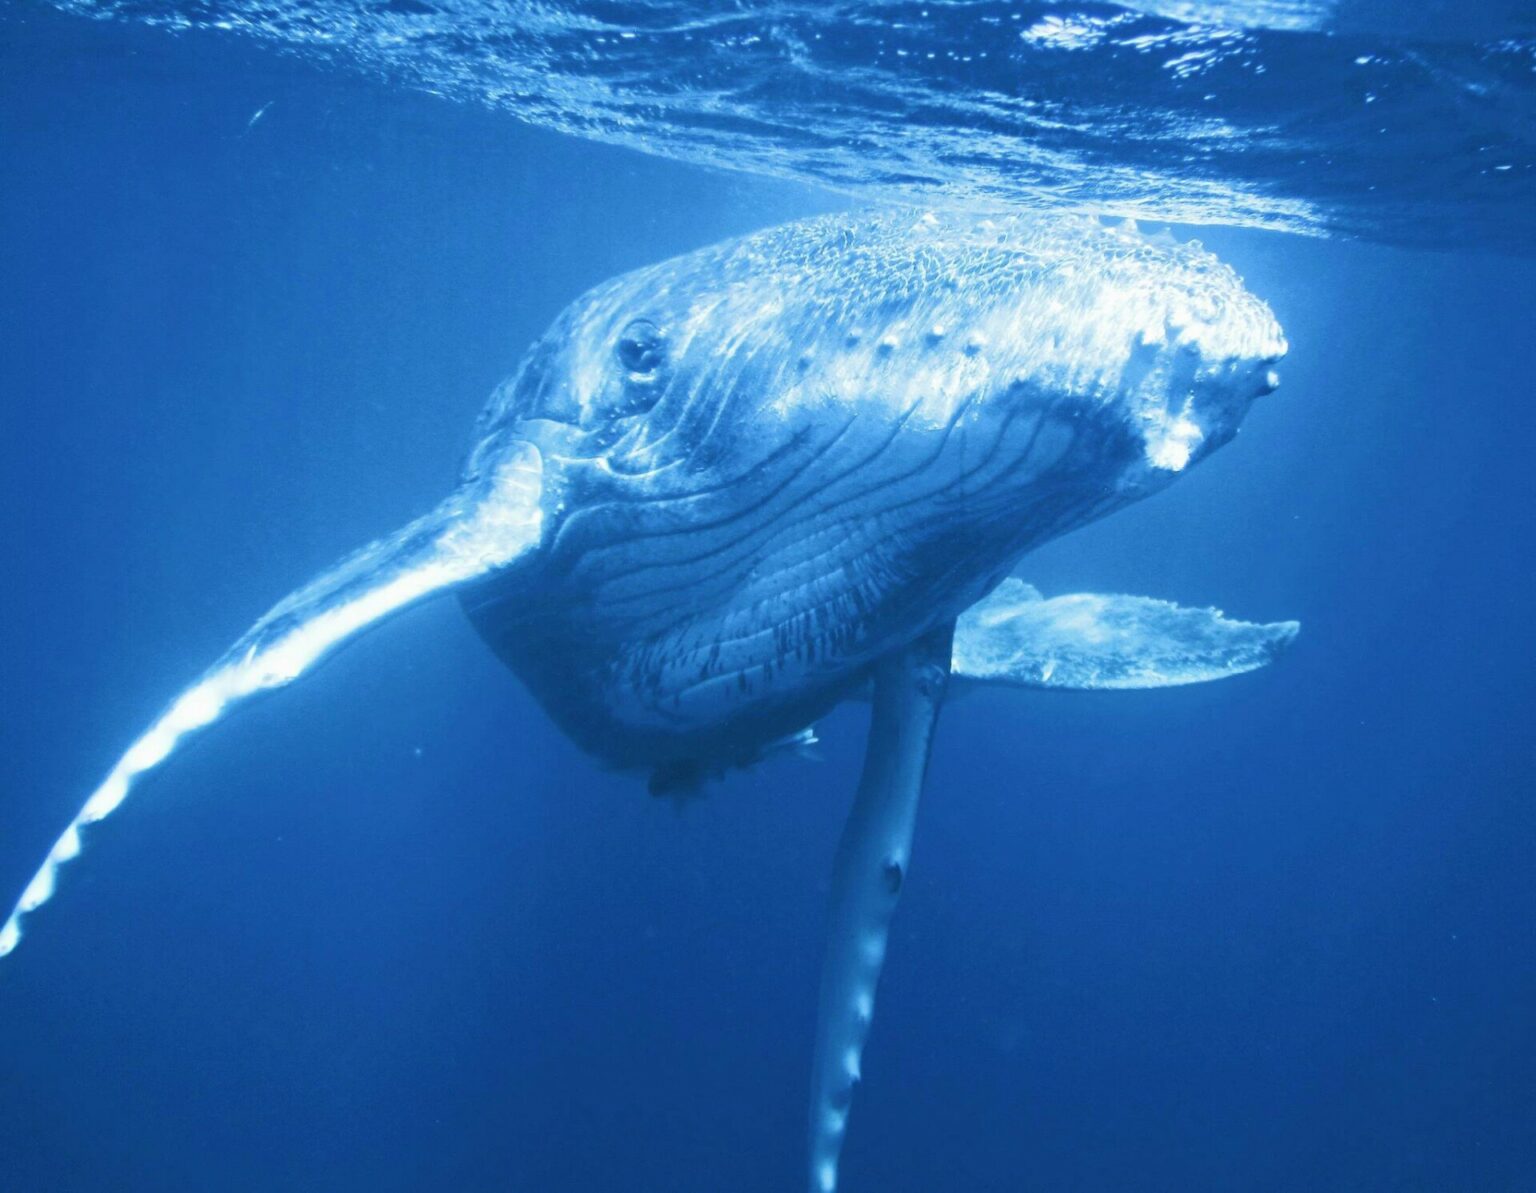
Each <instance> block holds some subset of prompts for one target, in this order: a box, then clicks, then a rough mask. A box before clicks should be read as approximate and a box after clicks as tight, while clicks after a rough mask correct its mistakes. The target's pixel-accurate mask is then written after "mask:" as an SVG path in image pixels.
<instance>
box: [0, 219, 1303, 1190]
mask: <svg viewBox="0 0 1536 1193" xmlns="http://www.w3.org/2000/svg"><path fill="white" fill-rule="evenodd" d="M1284 352H1285V342H1284V339H1283V337H1282V336H1281V333H1280V329H1279V327H1278V325H1277V324H1276V322H1275V319H1274V317H1273V315H1272V314H1271V313H1270V311H1269V309H1268V307H1267V306H1265V305H1264V304H1263V303H1262V302H1261V301H1259V300H1258V299H1257V298H1255V297H1253V296H1252V295H1251V294H1249V293H1248V292H1247V291H1246V290H1245V289H1244V287H1243V285H1242V283H1241V282H1240V280H1239V279H1238V277H1237V276H1236V274H1235V273H1233V272H1232V270H1230V269H1229V268H1227V267H1226V266H1224V265H1222V264H1221V263H1219V262H1218V261H1217V260H1216V259H1215V258H1214V257H1212V256H1211V255H1210V254H1209V253H1208V252H1206V251H1205V250H1204V249H1203V248H1201V247H1200V246H1199V245H1198V244H1195V243H1185V244H1177V243H1175V242H1174V241H1173V240H1172V239H1171V238H1169V237H1167V236H1166V235H1165V236H1162V237H1157V238H1150V237H1146V236H1143V235H1142V234H1141V233H1140V232H1139V231H1138V230H1137V229H1136V228H1134V227H1132V226H1130V225H1119V226H1107V225H1105V224H1103V223H1101V222H1100V221H1098V220H1096V219H1093V218H1091V217H1086V216H1085V217H1053V218H1049V219H1043V218H1040V217H1037V216H1028V217H1026V216H1022V215H1013V216H1006V217H999V218H996V219H978V218H975V217H974V216H965V217H960V216H941V215H931V214H930V215H916V214H913V213H910V212H900V211H885V212H876V213H872V214H862V215H838V216H828V217H820V218H816V219H811V220H805V221H800V222H797V223H792V224H788V225H785V226H782V227H778V228H772V229H769V230H766V231H763V232H759V233H756V234H753V235H750V236H746V237H742V238H739V239H737V240H732V241H727V242H725V243H723V244H718V245H714V246H712V247H709V248H704V249H700V250H698V251H697V252H693V253H690V254H687V255H685V256H682V257H678V258H676V259H674V260H670V261H665V262H662V263H661V264H658V265H654V266H651V267H648V268H645V269H640V270H637V271H635V272H633V273H630V274H626V275H624V276H622V277H619V278H616V279H614V280H613V281H610V282H607V283H605V284H603V285H600V286H598V287H596V288H595V289H593V290H591V291H590V292H588V293H587V294H585V295H583V296H582V297H581V298H579V299H577V300H576V301H575V302H574V303H572V304H571V305H570V306H569V307H568V308H567V309H566V310H565V311H564V312H563V313H561V314H560V315H559V316H558V318H557V319H556V320H555V322H554V323H553V325H552V326H551V327H550V329H549V331H548V332H546V334H545V335H544V336H543V337H542V338H541V339H539V340H538V341H537V342H536V343H535V344H534V345H533V346H532V347H531V348H530V349H529V350H528V352H527V353H526V355H525V356H524V358H523V361H522V364H521V365H520V366H519V368H518V369H517V371H516V372H515V373H514V374H513V376H512V377H511V378H510V379H509V380H508V381H507V382H506V383H505V384H504V385H503V386H502V387H501V388H500V389H499V390H498V391H497V392H496V394H495V395H494V396H493V397H492V400H491V402H490V403H489V405H488V406H487V408H486V410H485V412H484V413H483V414H482V416H481V418H480V421H479V424H478V427H477V431H476V442H475V446H474V448H473V450H472V452H471V454H470V457H469V460H468V463H467V465H466V467H465V470H464V476H463V480H462V482H461V483H460V485H459V487H458V488H457V489H456V490H455V491H454V492H453V493H452V494H451V495H450V496H449V497H448V498H447V499H446V500H445V501H444V502H443V503H442V504H441V505H440V506H438V508H437V509H436V510H434V511H432V512H431V513H429V514H427V515H426V516H424V517H422V518H420V519H418V520H417V521H415V522H413V523H411V524H410V525H409V526H407V527H405V528H404V529H402V530H400V531H399V532H397V533H396V534H394V535H391V536H389V537H387V538H384V539H381V540H380V541H378V542H376V543H374V544H372V545H371V546H369V547H366V548H364V549H363V550H361V551H359V552H357V553H355V554H353V555H351V556H349V557H347V558H345V559H344V560H342V562H341V563H339V564H337V565H336V566H335V567H334V568H332V569H331V570H330V571H328V572H326V573H324V574H322V575H321V576H319V577H318V578H316V579H315V580H313V581H311V582H310V583H308V584H307V585H305V586H303V587H302V588H300V589H298V590H297V591H296V592H295V593H293V594H292V595H291V596H289V597H287V598H286V599H284V600H283V601H282V602H280V603H279V604H278V605H276V606H275V607H274V608H273V609H272V610H271V611H270V612H269V613H268V614H266V616H264V617H263V618H261V619H260V620H259V621H258V622H257V623H256V624H255V626H253V627H252V628H251V630H249V631H248V632H247V633H246V634H245V635H244V636H243V637H241V638H240V639H239V640H238V641H237V642H236V643H235V645H234V646H233V647H231V648H230V650H229V651H228V652H227V653H226V654H225V655H224V656H223V657H222V658H221V659H220V660H219V661H218V662H217V663H215V664H214V666H213V667H212V668H211V669H210V670H209V671H208V672H206V673H205V674H204V675H203V677H202V678H201V679H199V680H198V681H197V682H195V683H194V684H193V685H192V686H191V687H189V688H188V689H186V691H184V692H183V693H182V694H181V695H179V696H178V697H176V699H175V700H173V701H172V702H171V703H170V705H169V706H168V707H167V708H166V709H165V711H164V712H163V713H162V714H161V715H160V717H159V718H158V719H157V720H156V721H155V722H154V723H153V724H152V725H151V726H150V727H149V729H147V730H146V731H145V732H144V733H143V734H142V735H141V736H140V737H139V738H138V739H137V740H136V741H135V742H133V744H132V745H131V746H130V747H129V748H128V749H127V751H126V752H125V753H124V754H123V755H122V757H121V758H120V759H119V760H118V762H117V763H116V764H115V765H114V766H113V767H112V768H111V770H110V771H109V772H108V774H107V776H106V778H105V779H104V780H103V781H102V783H101V785H100V786H99V787H98V788H97V789H96V790H95V791H94V792H93V793H91V795H90V796H89V798H88V799H87V800H86V802H85V803H84V805H83V807H82V808H81V811H80V812H79V814H78V815H77V816H76V818H75V820H74V821H73V822H72V823H71V824H70V825H69V826H68V827H67V828H66V829H65V831H64V833H63V834H62V835H61V837H60V838H59V839H58V841H57V842H56V843H55V844H54V846H53V848H52V849H51V850H50V851H49V853H48V855H47V858H46V859H45V861H44V864H43V866H42V867H41V868H40V870H39V871H38V873H37V875H36V877H35V878H34V879H33V880H32V881H31V883H30V884H29V885H28V886H27V887H26V889H25V891H24V892H23V894H22V896H21V898H20V900H19V901H18V903H17V905H16V908H15V911H14V912H13V913H12V915H11V917H10V918H9V920H8V921H7V922H6V923H5V925H4V927H3V928H0V954H4V953H9V952H10V951H11V950H13V949H14V948H15V947H16V945H17V944H18V942H19V941H20V939H21V930H22V921H23V919H24V918H25V917H26V916H27V915H29V914H30V913H31V912H32V911H34V910H35V909H36V908H37V907H39V906H40V905H41V904H43V903H44V902H46V901H47V900H48V898H49V897H50V896H51V895H52V893H53V889H54V884H55V878H56V874H57V870H58V868H59V867H60V865H62V864H63V863H64V862H67V861H69V860H70V859H72V858H73V857H75V856H76V855H77V854H78V853H79V852H80V849H81V845H82V835H83V834H82V830H84V829H86V828H87V827H88V826H89V825H91V824H93V823H95V822H96V821H99V820H101V819H103V818H105V817H106V816H108V815H109V814H110V813H111V812H112V811H113V810H115V809H116V808H117V807H118V806H119V805H120V804H121V803H122V801H123V800H124V799H125V798H126V797H127V795H128V794H129V792H130V790H131V789H132V788H133V787H134V786H135V784H136V783H137V782H139V781H140V780H141V779H143V778H144V777H145V776H146V775H147V774H148V773H149V772H150V771H152V770H153V769H155V768H156V767H158V766H160V765H161V764H162V763H164V761H165V760H166V759H167V758H168V757H169V756H170V755H171V754H172V753H173V751H174V750H175V749H176V748H177V747H178V746H179V745H180V744H181V743H182V742H183V741H184V740H185V739H187V738H188V737H189V736H190V735H192V734H194V733H196V732H199V731H201V730H203V729H206V728H208V727H209V726H211V725H213V724H214V723H215V722H216V721H218V720H219V719H220V718H221V717H222V716H223V715H224V714H225V713H226V712H227V711H229V710H230V709H231V708H233V707H234V706H235V705H237V704H238V703H240V702H241V701H242V700H244V699H245V698H246V697H248V696H252V695H255V694H256V693H258V692H261V691H265V690H269V689H272V688H276V687H280V686H282V685H285V684H287V683H289V682H291V681H293V680H294V679H297V678H298V677H299V676H301V675H303V674H305V673H306V672H308V671H309V670H310V669H311V668H312V667H314V666H315V665H316V664H317V663H319V662H320V661H321V660H322V659H324V658H325V657H327V656H328V655H329V654H330V653H331V652H332V651H333V650H334V649H336V648H337V647H339V646H341V645H343V644H344V643H346V642H348V641H350V640H351V639H353V638H355V637H356V636H357V635H358V634H359V633H360V632H362V631H363V630H365V629H368V628H369V627H371V626H374V625H377V624H379V623H380V622H382V621H384V620H385V619H387V618H388V617H389V616H390V615H392V614H393V613H395V612H397V611H399V610H402V609H404V608H406V607H408V606H411V605H414V604H416V603H418V602H420V601H422V600H424V599H426V598H428V597H431V596H434V595H437V594H441V593H447V592H453V593H455V594H456V595H457V596H458V598H459V600H460V601H461V602H462V604H463V607H464V608H465V610H466V612H467V614H468V616H469V618H470V620H471V622H472V623H473V625H474V626H475V629H476V630H477V632H478V633H479V634H480V635H481V637H482V638H483V639H484V640H485V642H486V643H487V644H488V645H489V646H490V647H491V649H492V650H494V651H495V652H496V654H497V655H498V656H499V657H500V658H501V659H502V660H504V661H505V662H506V664H507V665H508V666H509V667H510V668H511V669H512V670H513V671H514V672H515V673H516V674H517V675H518V676H519V678H521V679H522V681H523V682H524V683H525V684H526V685H527V686H528V688H529V689H530V690H531V691H532V693H533V694H534V695H535V697H536V698H537V699H538V701H539V702H540V704H541V705H542V706H543V707H544V708H545V709H546V710H547V711H548V713H549V715H550V716H551V717H553V718H554V720H555V721H556V722H557V723H558V724H559V725H560V727H561V728H562V729H563V730H564V731H565V732H566V733H567V734H568V735H569V736H570V737H571V738H572V739H574V740H575V741H576V742H577V743H578V744H579V745H581V746H582V747H583V748H585V749H586V750H587V751H588V752H590V753H591V754H593V755H595V756H596V757H597V758H598V759H599V760H601V761H602V762H604V763H605V764H608V765H612V766H617V767H622V768H627V769H630V770H634V771H636V772H638V773H642V774H645V775H647V776H649V780H650V785H651V788H652V790H653V791H656V792H661V793H674V794H686V793H688V792H691V791H693V790H695V789H697V788H699V787H700V786H701V785H702V784H703V783H704V782H705V781H706V780H708V779H709V778H710V777H711V776H713V775H716V774H719V773H721V772H724V771H726V770H728V769H730V768H732V767H738V766H746V765H751V764H752V763H754V762H755V761H756V760H758V759H759V758H761V757H762V756H764V754H766V753H768V752H771V751H772V750H774V749H775V748H777V747H778V746H780V745H781V744H782V743H784V742H786V741H790V742H793V741H803V740H805V739H806V737H807V734H808V729H809V727H810V726H811V725H812V724H813V723H814V722H815V721H816V720H817V719H818V718H820V717H821V716H823V715H824V714H825V713H826V712H827V711H828V710H830V709H831V708H832V707H833V706H835V705H836V704H838V703H839V702H840V701H843V700H846V699H850V698H866V697H868V698H870V699H871V700H872V711H871V729H870V739H869V745H868V748H867V752H866V759H865V769H864V774H863V778H862V779H861V781H860V785H859V790H858V794H857V797H856V800H855V803H854V807H853V811H852V813H851V815H850V818H849V821H848V826H847V829H846V830H845V833H844V837H843V841H842V844H841V846H840V847H839V850H838V853H837V859H838V860H837V863H836V873H835V874H834V878H833V888H832V889H833V906H832V910H831V915H830V924H829V927H830V931H829V937H828V940H827V944H826V961H825V968H824V973H823V981H822V995H821V1004H820V1009H819V1023H818V1028H817V1039H816V1043H815V1049H814V1055H815V1061H814V1066H813V1096H812V1106H811V1140H810V1151H809V1166H808V1188H809V1189H810V1190H812V1193H832V1190H834V1189H835V1188H836V1186H837V1167H838V1156H839V1151H840V1147H841V1143H842V1138H843V1133H844V1130H845V1127H846V1123H847V1118H848V1113H849V1105H850V1101H851V1097H852V1091H853V1088H854V1085H855V1084H856V1082H857V1079H858V1076H859V1072H860V1066H861V1056H862V1051H863V1047H864V1042H865V1038H866V1035H867V1033H868V1030H869V1026H870V1023H871V1018H872V1015H873V1009H874V997H875V991H876V987H877V984H878V980H879V975H880V969H881V966H882V964H883V961H884V957H885V944H886V934H887V927H888V924H889V921H890V916H891V914H892V912H893V910H894V907H895V903H896V899H897V896H898V894H899V892H900V890H901V887H902V885H903V883H904V881H905V878H906V875H907V868H908V862H909V857H910V850H911V837H912V828H913V823H914V819H915V815H916V810H917V803H918V797H919V794H920V792H921V788H922V783H923V775H924V771H925V769H926V765H927V757H928V747H929V743H930V741H931V738H932V733H933V729H934V725H935V723H936V721H937V717H938V713H939V710H940V707H941V705H942V703H943V701H944V697H945V692H946V690H948V691H950V692H951V693H953V692H954V691H956V690H958V689H960V688H962V687H968V686H973V685H976V684H982V683H988V684H1005V685H1012V686H1023V687H1033V688H1044V689H1120V688H1133V687H1160V686H1166V685H1170V684H1178V683H1193V682H1201V681H1206V680H1211V679H1217V678H1221V677H1223V676H1228V675H1235V674H1239V673H1241V672H1244V671H1249V670H1252V669H1254V668H1256V667H1260V666H1263V665H1264V664H1265V663H1267V662H1269V661H1270V660H1271V659H1273V658H1274V657H1275V655H1276V654H1277V653H1278V652H1279V651H1280V650H1281V649H1283V648H1284V647H1285V646H1286V645H1288V644H1289V643H1290V641H1291V640H1292V639H1293V638H1294V636H1295V634H1296V631H1297V627H1296V624H1295V623H1294V622H1278V623H1274V624H1269V625H1256V624H1251V623H1247V622H1241V621H1233V620H1229V619H1227V618H1225V617H1224V616H1222V615H1221V614H1220V613H1218V612H1217V611H1216V610H1214V609H1183V608H1179V607H1177V606H1174V605H1171V604H1168V603H1167V602H1163V601H1157V600H1151V599H1148V598H1144V597H1134V596H1101V595H1087V594H1081V595H1073V596H1059V597H1055V598H1052V599H1049V600H1048V599H1046V598H1044V597H1042V596H1041V594H1040V593H1039V592H1037V591H1036V590H1034V589H1033V588H1031V587H1030V586H1029V585H1027V584H1025V583H1023V582H1022V581H1021V580H1018V579H1015V578H1013V577H1012V576H1011V573H1012V571H1013V570H1014V569H1015V567H1016V566H1017V565H1018V563H1019V561H1020V560H1021V559H1022V558H1023V557H1024V556H1025V555H1027V554H1028V552H1029V551H1031V550H1032V549H1034V548H1035V547H1038V546H1039V545H1041V544H1042V543H1045V542H1047V541H1049V540H1051V539H1053V538H1055V537H1057V536H1059V535H1062V534H1065V533H1067V532H1069V531H1071V530H1074V529H1076V528H1077V527H1080V526H1082V525H1084V524H1086V523H1088V522H1091V521H1093V520H1094V519H1096V518H1099V517H1102V516H1104V515H1105V514H1108V513H1111V512H1112V511H1114V510H1116V509H1118V508H1120V507H1121V506H1124V505H1126V504H1128V503H1130V502H1132V501H1135V500H1137V499H1139V498H1141V497H1144V496H1147V495H1149V494H1152V493H1155V492H1157V491H1158V490H1160V489H1162V488H1163V487H1164V486H1166V485H1168V484H1169V483H1171V482H1172V481H1173V480H1174V479H1175V478H1177V477H1178V476H1180V475H1181V474H1183V473H1184V472H1186V471H1188V470H1189V468H1190V467H1191V466H1193V465H1194V464H1195V463H1197V462H1198V461H1199V460H1201V459H1202V458H1203V457H1204V456H1206V455H1207V454H1209V453H1210V452H1211V451H1213V450H1215V449H1216V448H1217V447H1219V446H1221V445H1222V444H1224V443H1226V442H1227V441H1229V440H1230V439H1231V438H1232V436H1233V435H1234V434H1235V433H1236V431H1237V428H1238V424H1239V423H1240V422H1241V420H1242V418H1243V416H1244V414H1245V413H1246V412H1247V410H1248V408H1249V406H1250V404H1251V403H1252V402H1253V400H1254V399H1255V398H1257V397H1259V396H1261V395H1262V394H1265V393H1268V392H1269V391H1270V390H1272V389H1273V388H1274V387H1275V385H1276V384H1277V381H1276V377H1275V374H1274V366H1275V365H1276V363H1277V362H1278V361H1279V359H1280V357H1281V356H1282V355H1283V354H1284Z"/></svg>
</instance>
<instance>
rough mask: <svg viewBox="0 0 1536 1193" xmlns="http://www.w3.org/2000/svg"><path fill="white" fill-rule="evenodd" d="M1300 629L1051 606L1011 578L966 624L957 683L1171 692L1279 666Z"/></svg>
mask: <svg viewBox="0 0 1536 1193" xmlns="http://www.w3.org/2000/svg"><path fill="white" fill-rule="evenodd" d="M1300 629H1301V626H1300V624H1299V623H1297V622H1294V621H1276V622H1270V623H1268V624H1264V625H1259V624H1255V623H1254V622H1250V621H1237V620H1235V619H1233V618H1229V617H1225V616H1223V615H1222V613H1221V610H1219V609H1188V608H1184V607H1183V606H1180V605H1175V604H1172V603H1171V602H1169V601H1159V600H1153V599H1152V598H1151V597H1139V596H1124V595H1119V594H1115V595H1108V596H1106V595H1100V594H1098V593H1074V594H1072V595H1071V596H1059V597H1052V598H1051V599H1050V600H1046V599H1045V598H1044V597H1042V596H1041V595H1040V593H1039V591H1038V590H1037V589H1035V588H1034V587H1032V586H1031V585H1028V584H1026V583H1024V581H1022V580H1018V579H1014V578H1012V577H1010V578H1008V579H1007V580H1004V581H1003V582H1002V583H1001V584H999V585H998V586H997V588H996V589H995V590H993V592H992V593H991V595H990V596H988V597H987V598H986V599H985V600H982V601H978V602H977V603H976V604H975V605H973V606H971V608H970V609H968V610H966V611H965V613H963V614H962V615H961V617H960V620H959V624H958V625H957V626H956V628H955V649H954V656H953V664H952V665H953V669H954V678H955V680H956V681H958V682H959V683H965V682H966V681H973V682H981V683H998V684H1007V685H1011V686H1014V687H1025V688H1054V689H1057V690H1078V691H1091V690H1106V689H1131V688H1167V687H1175V686H1177V685H1180V684H1192V683H1206V682H1208V681H1210V680H1213V679H1225V678H1227V677H1228V676H1232V675H1241V674H1242V673H1243V672H1245V671H1253V670H1256V669H1258V668H1259V667H1263V666H1265V665H1266V664H1269V663H1272V662H1274V660H1275V658H1276V656H1278V655H1279V653H1280V652H1281V651H1282V650H1284V649H1285V648H1286V647H1287V646H1289V645H1290V644H1291V643H1292V642H1293V641H1294V640H1295V638H1296V635H1297V633H1298V632H1299V631H1300Z"/></svg>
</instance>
